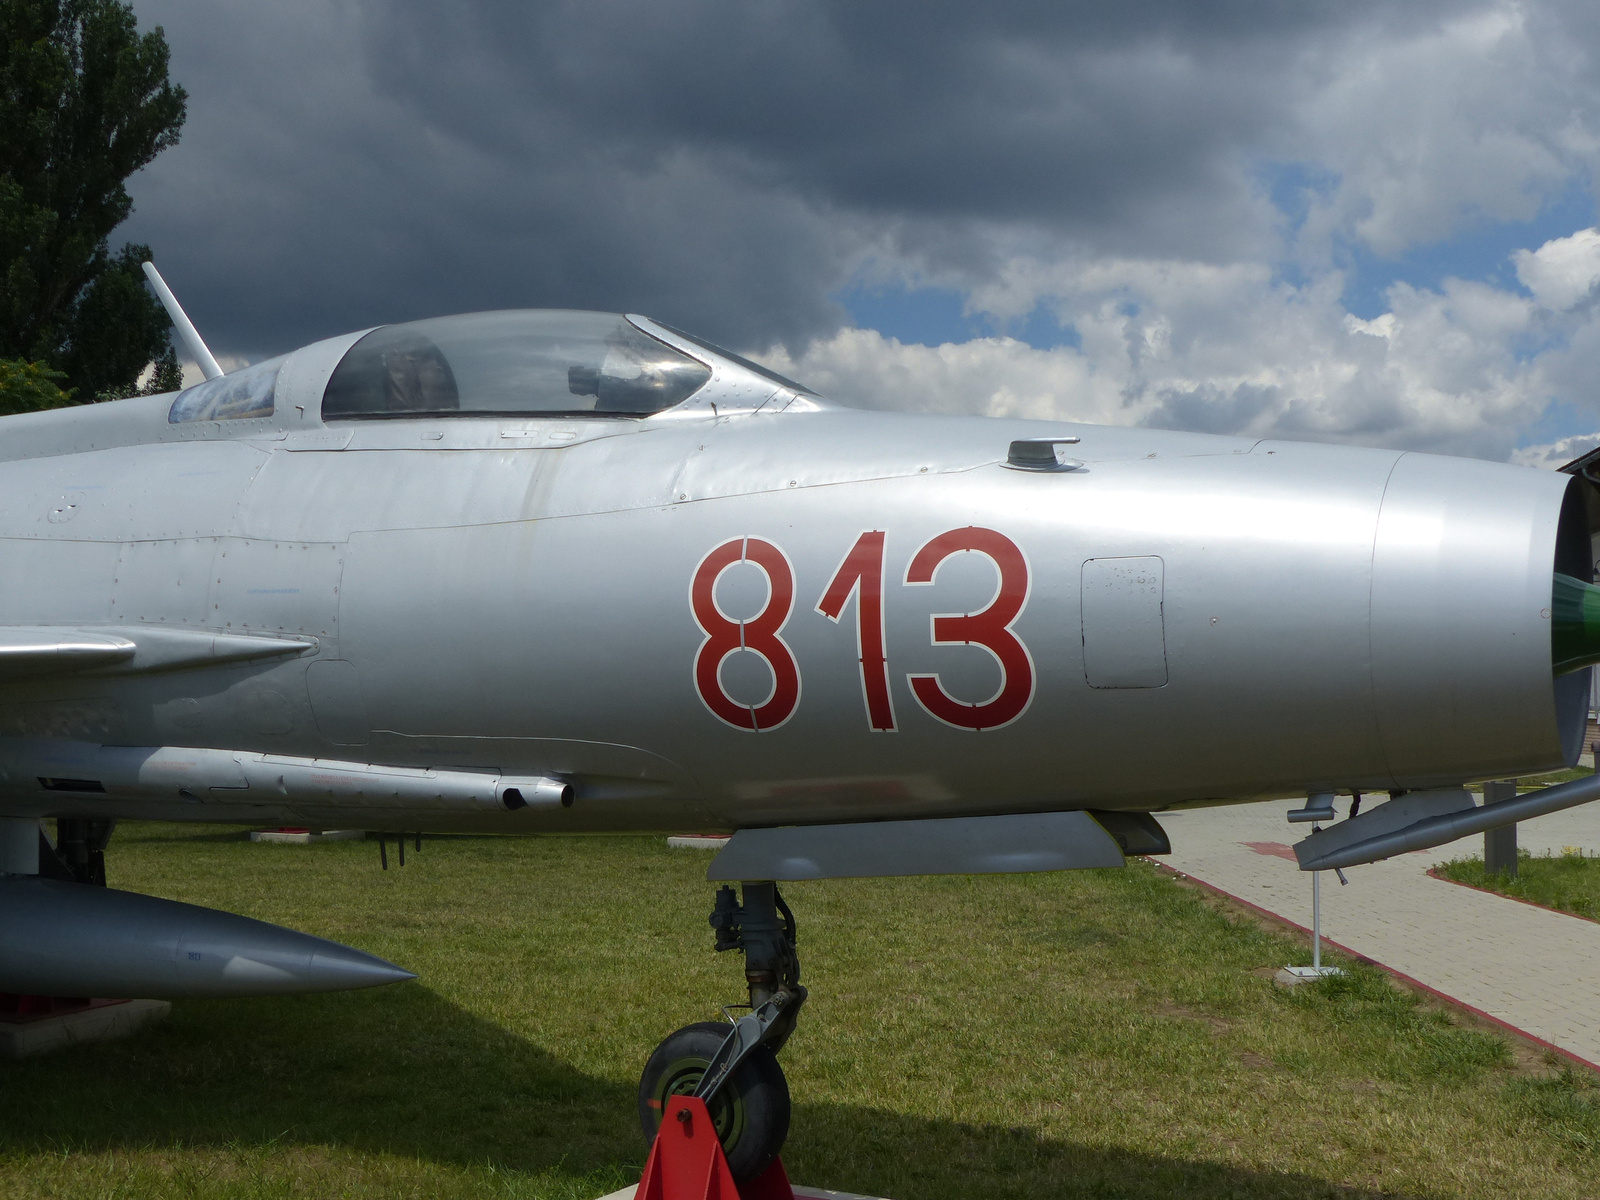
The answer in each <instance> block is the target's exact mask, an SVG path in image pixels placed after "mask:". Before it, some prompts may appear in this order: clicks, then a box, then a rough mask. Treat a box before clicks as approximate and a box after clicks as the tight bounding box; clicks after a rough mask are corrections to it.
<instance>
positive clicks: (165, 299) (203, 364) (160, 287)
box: [143, 262, 223, 379]
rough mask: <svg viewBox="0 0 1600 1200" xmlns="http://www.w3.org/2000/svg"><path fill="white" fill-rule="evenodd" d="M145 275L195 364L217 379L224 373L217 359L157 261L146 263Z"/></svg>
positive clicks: (201, 370) (144, 265) (204, 373)
mask: <svg viewBox="0 0 1600 1200" xmlns="http://www.w3.org/2000/svg"><path fill="white" fill-rule="evenodd" d="M143 267H144V277H145V278H146V279H148V280H149V281H150V286H151V287H152V288H154V289H155V293H156V296H157V297H158V298H159V299H160V301H161V307H163V308H165V309H166V310H167V316H169V317H171V318H172V324H173V326H174V328H176V329H177V331H178V336H179V337H180V338H182V339H183V344H184V348H185V349H187V350H188V351H189V357H190V358H192V359H194V361H195V365H196V366H198V367H199V368H200V373H201V374H202V375H204V376H205V377H206V378H207V379H215V378H217V376H219V375H221V374H222V373H223V371H222V368H221V367H220V366H218V365H217V360H216V359H215V358H213V357H212V356H211V351H210V350H207V349H206V344H205V342H204V341H202V340H201V337H200V332H199V330H197V329H195V327H194V322H193V321H191V320H189V314H188V313H186V312H184V311H183V306H182V305H181V304H179V303H178V298H177V297H176V296H174V295H173V294H172V289H171V288H169V287H168V286H167V281H166V280H165V279H163V278H161V272H160V271H158V270H156V265H155V263H148V262H147V263H144V264H143Z"/></svg>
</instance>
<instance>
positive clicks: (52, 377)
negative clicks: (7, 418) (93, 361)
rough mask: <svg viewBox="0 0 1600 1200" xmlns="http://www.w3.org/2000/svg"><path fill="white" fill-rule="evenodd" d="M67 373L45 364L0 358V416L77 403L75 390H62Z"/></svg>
mask: <svg viewBox="0 0 1600 1200" xmlns="http://www.w3.org/2000/svg"><path fill="white" fill-rule="evenodd" d="M65 378H66V376H65V375H63V374H62V373H61V372H60V371H52V370H51V369H50V368H49V367H47V366H45V365H44V363H37V362H35V363H30V362H13V361H12V360H11V359H6V358H0V416H3V415H7V414H10V413H22V412H38V411H39V410H41V409H45V408H64V407H66V406H67V405H68V404H73V403H76V401H74V399H73V396H72V389H71V388H68V389H67V390H65V391H62V389H61V381H62V380H63V379H65Z"/></svg>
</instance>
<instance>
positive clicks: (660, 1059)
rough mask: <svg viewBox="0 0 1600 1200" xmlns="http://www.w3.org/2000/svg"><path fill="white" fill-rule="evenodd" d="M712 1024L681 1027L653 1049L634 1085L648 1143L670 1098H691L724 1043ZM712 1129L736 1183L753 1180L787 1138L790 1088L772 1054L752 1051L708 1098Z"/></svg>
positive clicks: (720, 1028)
mask: <svg viewBox="0 0 1600 1200" xmlns="http://www.w3.org/2000/svg"><path fill="white" fill-rule="evenodd" d="M727 1036H728V1026H726V1025H720V1024H718V1023H717V1022H715V1021H700V1022H698V1023H696V1024H694V1025H685V1026H684V1027H683V1028H682V1029H680V1030H678V1031H677V1032H676V1033H674V1034H673V1035H672V1036H670V1037H669V1038H667V1040H666V1041H664V1042H662V1043H661V1044H660V1045H659V1046H657V1047H656V1051H655V1053H654V1054H652V1055H651V1056H650V1061H649V1062H648V1063H646V1064H645V1068H644V1075H643V1077H641V1078H640V1080H639V1127H640V1128H641V1129H643V1130H644V1136H645V1139H646V1140H648V1141H653V1140H654V1139H655V1136H656V1130H657V1129H658V1128H660V1126H661V1114H662V1113H663V1112H664V1111H665V1110H666V1106H667V1098H668V1097H670V1096H690V1095H693V1094H694V1090H695V1088H697V1087H699V1086H700V1079H701V1077H702V1076H704V1075H705V1073H706V1068H707V1067H708V1066H710V1065H711V1058H712V1055H714V1054H716V1052H717V1049H718V1047H720V1046H721V1045H722V1043H723V1041H725V1040H726V1039H727ZM710 1111H711V1124H712V1125H713V1126H714V1127H715V1128H716V1131H717V1140H718V1141H720V1142H721V1143H722V1152H723V1154H725V1155H726V1156H727V1159H728V1169H729V1170H730V1171H732V1172H733V1177H734V1179H735V1180H737V1181H738V1182H740V1183H745V1182H746V1181H748V1180H751V1179H754V1178H755V1177H756V1176H757V1175H759V1174H761V1172H762V1171H764V1170H766V1169H767V1166H768V1165H769V1164H770V1163H771V1162H772V1160H773V1159H774V1158H776V1157H778V1151H779V1150H782V1149H783V1141H784V1139H785V1138H786V1137H788V1136H789V1083H788V1081H787V1080H786V1079H784V1077H783V1069H782V1068H781V1067H779V1066H778V1060H777V1059H776V1058H774V1057H773V1055H772V1051H770V1050H768V1049H767V1048H766V1047H765V1046H757V1047H756V1048H755V1049H754V1050H752V1051H751V1052H750V1055H749V1057H747V1058H746V1059H745V1060H744V1061H743V1062H741V1063H740V1064H739V1066H738V1069H737V1070H735V1071H734V1073H733V1076H732V1077H731V1078H730V1079H729V1080H728V1082H727V1083H725V1084H723V1085H722V1088H721V1090H719V1091H718V1092H717V1094H716V1095H714V1096H713V1097H712V1098H711V1107H710Z"/></svg>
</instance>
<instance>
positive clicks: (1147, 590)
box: [0, 269, 1600, 1178]
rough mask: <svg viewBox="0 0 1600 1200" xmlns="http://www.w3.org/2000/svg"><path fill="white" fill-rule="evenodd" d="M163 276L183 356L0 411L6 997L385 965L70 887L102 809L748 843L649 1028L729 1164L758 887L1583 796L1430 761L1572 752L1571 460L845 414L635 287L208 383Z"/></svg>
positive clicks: (367, 340) (721, 875)
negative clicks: (70, 394) (1224, 824)
mask: <svg viewBox="0 0 1600 1200" xmlns="http://www.w3.org/2000/svg"><path fill="white" fill-rule="evenodd" d="M151 273H152V275H154V272H153V269H152V272H151ZM155 281H156V282H158V283H159V277H155ZM158 290H159V291H160V292H161V293H163V297H164V299H165V300H166V301H167V302H168V306H169V309H170V310H171V311H172V315H173V317H174V321H175V324H176V325H177V327H178V329H179V332H180V334H181V335H182V336H183V337H184V338H185V340H186V342H187V343H188V345H189V349H190V354H191V357H192V358H194V359H195V360H196V361H197V362H199V363H201V364H202V366H203V367H204V369H205V373H206V374H207V375H208V376H209V377H208V378H207V379H205V380H204V381H203V382H201V383H198V384H196V385H195V386H193V387H189V388H187V389H185V390H183V391H181V392H178V393H176V394H168V395H161V396H150V397H137V398H133V399H128V400H121V401H116V402H114V403H106V404H94V405H86V406H83V407H79V408H69V409H62V410H57V411H53V412H44V413H33V414H25V415H20V416H12V417H7V418H5V419H4V422H3V423H0V554H3V555H4V562H5V564H6V568H7V569H6V570H5V571H4V573H3V574H0V870H3V871H4V872H6V873H7V874H6V877H5V878H4V879H3V880H0V911H3V912H4V914H5V919H4V920H0V990H4V991H10V992H24V993H43V994H64V995H95V996H149V995H157V996H161V995H167V996H195V995H209V996H217V995H251V994H262V993H269V992H287V991H304V990H315V989H325V988H344V987H358V986H364V985H367V984H374V983H381V982H387V981H390V980H395V979H401V978H408V977H409V975H408V973H406V972H404V971H403V970H401V969H400V968H398V967H395V966H393V965H392V964H388V963H385V962H383V961H381V960H378V959H375V958H372V957H371V956H369V955H365V954H362V953H361V952H360V951H356V950H352V949H350V948H348V947H340V946H336V945H333V944H332V943H327V942H322V941H320V940H318V939H313V938H308V937H306V936H305V935H301V934H297V933H294V932H292V931H288V930H281V929H276V928H275V927H271V926H264V925H261V924H260V923H258V922H251V921H247V920H246V919H245V918H242V917H235V916H232V915H231V914H224V913H216V912H210V911H208V910H196V909H193V908H190V907H188V906H181V905H173V904H171V903H169V902H166V901H161V900H157V899H155V898H152V897H142V896H135V895H131V894H129V893H125V892H117V891H114V890H111V889H107V888H105V887H104V886H100V885H103V882H104V871H103V858H102V855H103V851H104V849H105V845H106V839H107V837H108V835H109V831H110V829H111V827H112V824H113V823H114V822H116V821H119V820H146V819H157V820H167V821H173V820H176V821H183V820H195V821H210V822H216V821H224V822H238V823H241V824H251V825H263V824H268V825H284V824H293V825H303V826H310V827H315V828H333V827H342V828H363V829H367V830H373V831H388V832H389V833H394V834H399V833H402V832H408V833H409V832H414V831H432V832H449V831H477V832H493V833H507V834H510V833H522V834H541V833H572V832H579V831H590V832H622V831H632V832H642V831H649V832H656V833H683V832H700V833H723V834H731V835H732V838H731V840H730V841H729V842H728V844H727V845H726V847H725V848H724V849H722V850H721V851H720V853H719V854H718V856H717V857H716V858H715V860H714V861H713V863H712V866H711V868H710V870H709V872H708V877H709V880H710V881H711V882H714V883H720V884H723V885H724V886H722V887H721V888H720V889H719V890H718V891H717V892H716V893H715V901H714V911H713V913H712V915H711V924H712V926H713V928H714V932H715V946H716V948H717V949H721V950H738V951H741V952H742V953H743V955H744V961H745V974H746V986H747V991H748V1003H749V1012H748V1014H747V1015H746V1016H744V1017H742V1018H740V1019H739V1020H738V1021H737V1022H736V1023H733V1024H731V1025H729V1024H722V1025H718V1024H698V1025H691V1026H689V1027H687V1028H686V1029H683V1030H679V1031H678V1032H677V1033H674V1034H673V1035H671V1036H670V1037H668V1038H667V1039H666V1040H665V1041H664V1042H663V1043H662V1044H661V1046H660V1047H659V1048H658V1049H657V1050H656V1052H655V1054H654V1055H653V1056H652V1057H651V1059H650V1061H649V1063H648V1065H647V1067H646V1069H645V1072H644V1075H643V1078H642V1080H641V1084H640V1093H639V1112H640V1119H641V1123H642V1125H643V1127H644V1129H645V1131H646V1133H650V1132H653V1130H654V1128H655V1126H656V1124H657V1123H658V1122H659V1120H660V1114H661V1113H662V1111H663V1106H664V1103H665V1101H666V1100H667V1099H669V1098H670V1097H672V1096H674V1095H676V1094H680V1093H693V1094H697V1095H699V1096H700V1097H701V1098H702V1099H703V1100H705V1101H706V1102H707V1103H708V1104H709V1105H710V1108H711V1111H712V1113H713V1116H714V1118H715V1120H716V1123H717V1126H718V1129H719V1133H720V1135H721V1136H722V1138H723V1141H724V1144H725V1148H726V1151H727V1154H728V1158H729V1162H730V1165H731V1166H732V1168H733V1170H734V1172H735V1174H736V1175H737V1176H739V1177H741V1178H750V1177H753V1176H754V1175H756V1174H757V1173H758V1172H760V1171H761V1170H762V1169H763V1168H764V1167H765V1166H766V1164H767V1163H769V1162H770V1161H771V1159H772V1158H773V1156H774V1155H775V1154H776V1153H777V1151H778V1149H779V1147H781V1145H782V1143H783V1139H784V1136H785V1133H786V1131H787V1128H788V1120H789V1097H788V1091H787V1086H786V1084H785V1083H784V1079H783V1074H782V1072H781V1070H780V1068H779V1066H778V1062H777V1058H776V1054H777V1051H778V1050H779V1049H780V1048H781V1047H782V1045H783V1043H784V1041H785V1040H786V1039H787V1038H788V1037H789V1036H790V1034H791V1033H792V1032H793V1031H794V1029H795V1026H796V1017H797V1015H798V1013H799V1012H800V1010H801V1007H802V1005H803V1004H804V1002H805V997H806V990H805V988H804V986H803V985H802V984H801V982H800V978H801V975H800V964H799V959H798V956H797V954H796V949H795V947H796V939H795V928H796V920H795V915H794V913H793V911H792V910H791V909H790V907H789V906H788V905H787V904H786V903H785V901H784V899H783V897H782V895H781V894H780V891H779V885H780V884H782V883H785V882H789V881H793V880H804V879H818V878H830V877H840V876H870V875H910V874H924V873H940V872H955V873H971V874H983V873H996V872H1010V871H1042V870H1063V869H1074V868H1090V867H1111V866H1120V865H1122V863H1123V862H1124V861H1125V857H1126V856H1128V855H1146V854H1160V853H1162V852H1164V851H1165V850H1167V849H1168V843H1167V839H1166V835H1165V834H1164V832H1163V831H1162V829H1161V826H1160V824H1159V822H1158V819H1157V818H1156V817H1155V816H1154V815H1153V814H1155V813H1159V812H1161V811H1164V810H1171V809H1175V808H1180V807H1187V806H1196V805H1206V804H1222V803H1238V802H1244V801H1254V800H1265V799H1275V798H1283V797H1302V796H1303V797H1308V798H1309V799H1308V801H1307V805H1306V808H1305V810H1303V811H1304V812H1306V813H1310V814H1312V815H1313V816H1316V817H1318V818H1319V819H1321V820H1323V821H1332V820H1333V818H1334V816H1335V810H1334V807H1333V802H1334V797H1335V796H1337V795H1345V796H1350V797H1352V798H1353V802H1352V804H1351V806H1350V810H1351V811H1352V812H1353V811H1354V809H1355V808H1356V803H1355V802H1354V801H1359V799H1360V798H1362V797H1367V798H1369V799H1368V803H1367V806H1366V807H1365V809H1363V810H1362V811H1360V813H1359V815H1352V816H1350V817H1348V818H1347V819H1345V820H1341V821H1337V822H1336V823H1332V824H1329V826H1328V827H1327V828H1326V829H1323V830H1322V831H1321V832H1319V833H1315V834H1313V835H1312V836H1311V837H1309V838H1307V839H1306V840H1305V841H1303V842H1302V843H1301V844H1300V846H1299V847H1298V853H1299V856H1300V860H1301V864H1302V866H1304V867H1306V868H1307V869H1324V868H1329V867H1345V866H1350V865H1353V864H1355V863H1359V862H1366V861H1372V860H1374V859H1377V858H1381V857H1384V856H1387V855H1389V854H1393V853H1398V852H1400V851H1402V850H1408V849H1416V848H1419V847H1421V846H1428V845H1436V844H1440V843H1442V842H1443V841H1446V840H1449V839H1450V838H1453V837H1457V836H1460V835H1461V834H1463V833H1466V832H1472V831H1474V830H1478V829H1483V828H1488V827H1492V826H1494V825H1499V824H1506V823H1509V822H1512V821H1516V820H1523V819H1527V818H1528V817H1530V816H1533V815H1537V814H1538V813H1539V812H1544V811H1551V810H1553V809H1555V808H1560V807H1566V806H1569V805H1572V804H1577V803H1583V802H1586V801H1588V800H1592V799H1594V798H1596V797H1597V796H1600V781H1595V780H1591V779H1583V780H1580V781H1577V782H1575V783H1570V784H1564V785H1561V786H1558V787H1553V788H1549V789H1546V790H1545V791H1542V792H1537V793H1532V794H1530V795H1528V796H1524V797H1522V798H1520V799H1518V800H1514V801H1505V802H1501V803H1497V804H1494V805H1490V806H1488V807H1475V806H1474V803H1473V800H1472V799H1471V797H1470V796H1469V794H1468V793H1467V792H1466V791H1465V790H1464V788H1463V785H1464V784H1466V783H1467V782H1469V781H1472V780H1480V779H1490V778H1499V777H1505V776H1523V775H1533V774H1537V773H1539V772H1543V771H1549V770H1552V769H1555V768H1559V767H1562V766H1566V765H1571V764H1573V763H1575V762H1576V761H1577V758H1578V755H1579V752H1580V750H1581V743H1582V740H1583V731H1584V722H1585V717H1586V712H1587V705H1588V695H1589V664H1590V663H1593V662H1596V661H1600V591H1597V590H1596V589H1595V588H1594V587H1593V585H1592V581H1593V579H1594V578H1595V571H1594V558H1595V552H1594V537H1595V534H1596V531H1597V530H1600V494H1597V492H1596V488H1595V486H1594V485H1593V484H1591V483H1590V481H1589V480H1588V479H1587V478H1585V477H1582V476H1581V475H1572V474H1559V473H1554V472H1547V471H1538V470H1531V469H1524V468H1520V467H1513V466H1507V465H1502V464H1496V463H1488V462H1479V461H1472V460H1465V459H1455V458H1442V457H1434V456H1430V455H1425V454H1413V453H1397V452H1393V451H1387V450H1373V449H1360V448H1354V447H1349V446H1328V445H1310V444H1302V443H1294V442H1282V441H1267V440H1260V439H1256V438H1248V437H1215V436H1207V435H1201V434H1193V433H1179V432H1168V431H1161V430H1154V429H1142V428H1121V427H1102V426H1092V425H1080V424H1072V423H1060V422H1042V421H1016V420H999V419H989V418H977V417H945V416H927V415H911V414H904V413H889V412H880V411H867V410H863V409H854V408H849V407H846V406H843V405H841V404H838V403H836V402H834V401H831V400H829V399H826V398H825V397H823V396H821V395H818V394H817V393H816V392H815V391H813V390H812V389H810V388H808V387H806V386H805V385H804V384H802V383H799V382H796V381H794V380H792V379H787V378H784V377H783V376H781V375H778V374H776V373H774V372H773V371H771V370H768V369H767V368H766V367H763V366H761V365H759V364H757V363H754V362H751V361H749V360H747V359H745V358H741V357H740V356H739V355H737V354H733V353H730V352H729V351H727V350H724V349H720V348H719V347H717V346H715V345H712V344H711V343H709V342H707V341H704V340H703V339H701V338H699V337H696V336H694V335H692V334H689V333H685V332H683V331H680V330H678V329H674V328H671V327H669V326H667V325H664V324H662V323H660V322H657V321H653V320H650V319H648V318H646V317H643V316H638V315H632V314H629V315H623V314H616V313H596V312H577V311H544V310H540V311H532V310H518V311H504V312H482V313H475V314H469V315H464V316H447V317H439V318H435V319H429V320H420V321H413V322H407V323H403V324H397V325H386V326H381V327H378V328H375V329H368V330H363V331H360V332H356V333H350V334H345V335H342V336H339V337H333V338H329V339H327V340H325V341H321V342H317V343H315V344H313V345H310V346H306V347H304V348H303V349H300V350H296V351H294V352H293V353H290V354H285V355H281V356H279V357H277V358H272V359H269V360H267V361H265V362H258V363H255V364H253V365H251V366H248V367H244V368H242V369H240V370H236V371H232V372H230V373H226V374H224V373H222V372H221V371H220V370H219V369H218V368H217V366H216V363H215V360H214V359H213V358H212V357H211V355H210V354H209V352H208V351H207V350H206V349H205V346H204V344H203V342H201V341H200V338H199V335H198V334H197V333H196V332H195V331H194V328H193V326H192V324H190V323H189V321H188V319H187V318H186V317H184V316H183V314H182V311H181V309H179V308H178V306H177V303H176V301H175V300H173V299H172V298H171V294H170V292H168V291H167V290H166V288H165V287H164V285H162V286H160V287H159V288H158ZM1372 800H1382V801H1383V802H1382V803H1371V801H1372ZM45 818H54V820H55V821H56V826H55V829H56V835H55V840H54V841H51V840H50V839H48V838H45V837H44V836H43V834H42V832H41V829H42V826H41V821H42V820H43V819H45ZM732 884H738V885H740V889H739V891H738V892H736V891H735V890H734V889H733V887H731V886H728V885H732Z"/></svg>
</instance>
